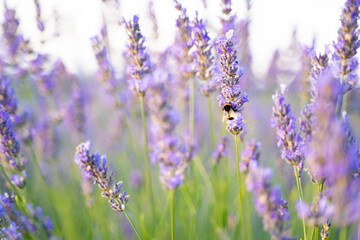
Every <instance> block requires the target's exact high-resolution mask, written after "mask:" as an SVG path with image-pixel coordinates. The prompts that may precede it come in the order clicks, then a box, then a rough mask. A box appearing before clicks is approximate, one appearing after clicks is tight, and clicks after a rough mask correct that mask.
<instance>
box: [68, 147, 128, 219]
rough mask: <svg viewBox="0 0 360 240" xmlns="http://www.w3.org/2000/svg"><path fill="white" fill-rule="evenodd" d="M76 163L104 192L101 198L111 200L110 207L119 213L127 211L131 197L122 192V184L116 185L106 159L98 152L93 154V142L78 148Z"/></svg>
mask: <svg viewBox="0 0 360 240" xmlns="http://www.w3.org/2000/svg"><path fill="white" fill-rule="evenodd" d="M74 161H75V163H76V164H78V165H79V167H80V168H81V169H82V170H83V171H84V172H85V173H86V174H88V175H89V176H91V177H92V178H93V180H94V182H95V183H96V184H97V185H98V186H99V188H100V189H101V190H102V192H101V196H102V197H106V198H107V199H109V203H110V207H111V208H112V209H113V210H115V211H118V212H122V211H124V210H125V205H126V203H127V202H128V201H129V197H130V196H129V195H126V192H121V188H122V182H121V181H120V182H118V183H116V184H114V181H113V178H112V175H113V173H112V172H111V173H109V172H108V168H107V166H106V157H105V156H104V155H102V156H100V155H99V154H98V153H97V152H96V153H91V142H90V141H87V142H84V143H81V144H80V145H79V146H77V147H76V152H75V157H74Z"/></svg>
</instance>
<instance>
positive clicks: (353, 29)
mask: <svg viewBox="0 0 360 240" xmlns="http://www.w3.org/2000/svg"><path fill="white" fill-rule="evenodd" d="M359 6H360V1H359V0H347V1H346V2H345V7H344V9H343V11H342V15H341V27H340V29H339V30H338V39H337V43H336V44H334V47H335V51H336V56H335V57H337V58H338V60H339V61H338V62H339V65H340V75H341V83H344V84H346V85H345V89H344V90H345V91H347V90H350V89H351V87H352V86H354V85H355V84H356V82H357V79H356V77H355V75H353V74H351V73H352V72H354V70H355V69H356V68H357V66H358V64H359V63H358V60H357V58H355V55H356V52H357V49H358V48H359V32H358V24H357V20H358V18H359Z"/></svg>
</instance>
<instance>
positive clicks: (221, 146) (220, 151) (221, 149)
mask: <svg viewBox="0 0 360 240" xmlns="http://www.w3.org/2000/svg"><path fill="white" fill-rule="evenodd" d="M227 144H228V139H227V138H226V137H222V138H221V141H220V142H219V143H218V144H217V145H216V149H215V152H213V154H212V156H213V158H214V159H215V163H216V164H219V163H220V160H221V159H222V158H223V157H225V156H226V155H227V150H226V145H227Z"/></svg>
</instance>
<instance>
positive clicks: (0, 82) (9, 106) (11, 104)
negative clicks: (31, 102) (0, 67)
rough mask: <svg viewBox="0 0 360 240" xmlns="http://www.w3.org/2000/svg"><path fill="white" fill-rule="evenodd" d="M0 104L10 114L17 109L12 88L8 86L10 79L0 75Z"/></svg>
mask: <svg viewBox="0 0 360 240" xmlns="http://www.w3.org/2000/svg"><path fill="white" fill-rule="evenodd" d="M0 96H1V98H0V104H1V105H2V107H3V108H4V109H6V110H7V111H8V113H9V114H10V115H14V114H15V112H16V110H17V99H16V98H15V96H14V90H13V89H12V88H11V87H10V81H9V79H7V78H4V77H3V76H0Z"/></svg>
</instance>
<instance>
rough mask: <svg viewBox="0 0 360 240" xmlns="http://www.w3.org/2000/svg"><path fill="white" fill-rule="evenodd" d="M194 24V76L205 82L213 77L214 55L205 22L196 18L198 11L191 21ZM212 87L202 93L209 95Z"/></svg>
mask: <svg viewBox="0 0 360 240" xmlns="http://www.w3.org/2000/svg"><path fill="white" fill-rule="evenodd" d="M193 23H194V26H193V29H192V31H193V32H192V33H193V39H194V46H195V51H194V52H193V56H194V60H195V64H196V69H197V71H196V73H195V76H196V77H197V78H198V79H200V80H202V81H205V82H206V85H208V82H209V81H210V80H211V79H212V78H213V74H214V69H213V62H214V57H213V56H212V53H211V51H212V46H211V44H210V43H209V42H210V37H209V36H208V32H207V31H206V28H205V24H204V22H203V20H202V19H199V18H198V13H197V12H196V17H195V19H194V21H193ZM212 90H215V89H214V88H210V86H209V87H208V90H207V91H205V92H204V91H203V92H202V93H206V95H205V96H209V94H210V93H211V91H212Z"/></svg>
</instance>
